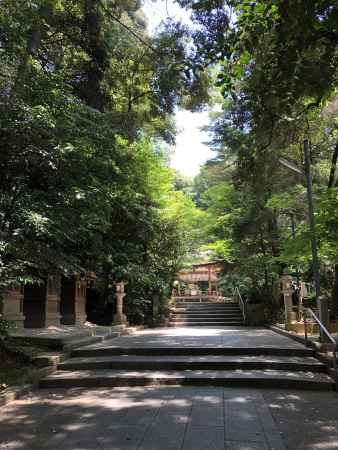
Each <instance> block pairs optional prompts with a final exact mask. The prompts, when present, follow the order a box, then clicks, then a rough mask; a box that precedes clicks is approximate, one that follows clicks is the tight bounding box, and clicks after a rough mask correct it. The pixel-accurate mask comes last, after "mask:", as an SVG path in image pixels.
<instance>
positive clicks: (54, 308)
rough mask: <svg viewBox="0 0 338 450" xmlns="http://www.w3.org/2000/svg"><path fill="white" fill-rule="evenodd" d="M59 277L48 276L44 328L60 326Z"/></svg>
mask: <svg viewBox="0 0 338 450" xmlns="http://www.w3.org/2000/svg"><path fill="white" fill-rule="evenodd" d="M60 291H61V277H60V275H49V276H48V277H47V286H46V315H45V327H48V326H50V325H56V326H57V325H60V318H61V314H60Z"/></svg>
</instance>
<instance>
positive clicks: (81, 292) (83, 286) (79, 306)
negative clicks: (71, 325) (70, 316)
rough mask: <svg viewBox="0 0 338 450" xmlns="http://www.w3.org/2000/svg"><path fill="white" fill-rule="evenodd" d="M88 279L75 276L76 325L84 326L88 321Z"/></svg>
mask: <svg viewBox="0 0 338 450" xmlns="http://www.w3.org/2000/svg"><path fill="white" fill-rule="evenodd" d="M86 293H87V278H86V277H81V276H80V275H76V276H75V323H76V325H82V324H84V323H85V321H86V320H87V314H86V302H87V298H86Z"/></svg>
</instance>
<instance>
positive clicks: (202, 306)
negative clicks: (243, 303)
mask: <svg viewBox="0 0 338 450" xmlns="http://www.w3.org/2000/svg"><path fill="white" fill-rule="evenodd" d="M174 306H175V307H176V308H188V309H209V308H210V309H212V308H215V309H216V308H220V309H222V308H223V309H227V308H229V309H231V308H238V307H239V306H238V304H233V305H226V304H222V303H220V304H217V303H209V304H204V303H194V304H190V303H189V304H187V303H176V304H175V305H174Z"/></svg>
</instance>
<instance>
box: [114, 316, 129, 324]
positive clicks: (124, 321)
mask: <svg viewBox="0 0 338 450" xmlns="http://www.w3.org/2000/svg"><path fill="white" fill-rule="evenodd" d="M120 323H121V324H123V325H127V324H128V320H127V316H126V315H125V314H114V324H120Z"/></svg>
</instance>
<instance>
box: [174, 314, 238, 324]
mask: <svg viewBox="0 0 338 450" xmlns="http://www.w3.org/2000/svg"><path fill="white" fill-rule="evenodd" d="M171 320H173V321H175V322H215V321H216V322H219V321H225V322H227V321H229V320H230V321H243V316H242V315H239V314H238V315H235V314H232V315H231V316H214V317H210V316H201V317H190V316H179V317H178V316H173V317H172V319H171Z"/></svg>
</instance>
